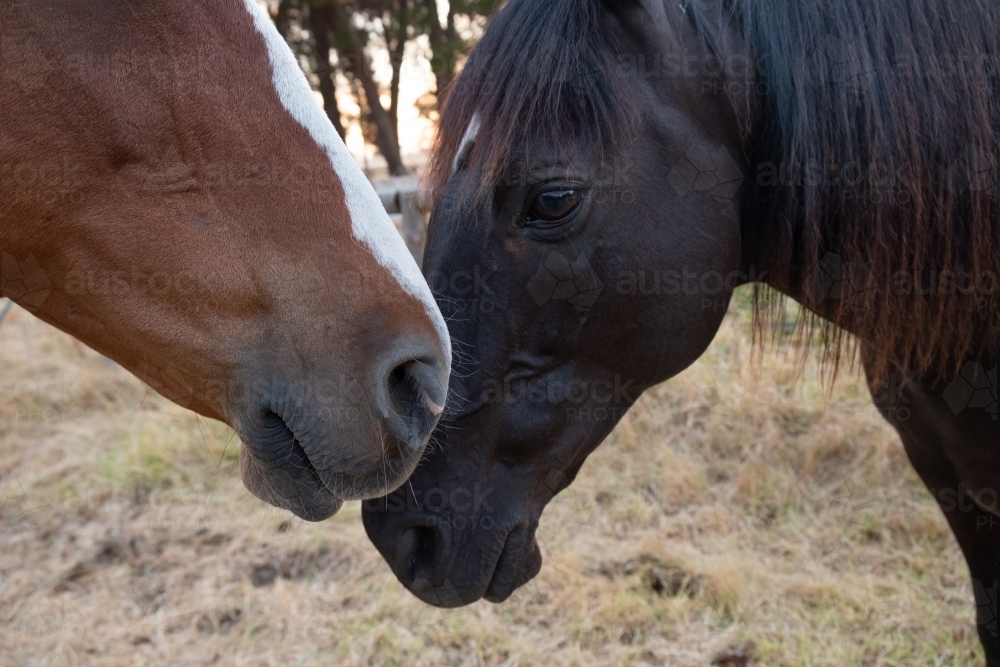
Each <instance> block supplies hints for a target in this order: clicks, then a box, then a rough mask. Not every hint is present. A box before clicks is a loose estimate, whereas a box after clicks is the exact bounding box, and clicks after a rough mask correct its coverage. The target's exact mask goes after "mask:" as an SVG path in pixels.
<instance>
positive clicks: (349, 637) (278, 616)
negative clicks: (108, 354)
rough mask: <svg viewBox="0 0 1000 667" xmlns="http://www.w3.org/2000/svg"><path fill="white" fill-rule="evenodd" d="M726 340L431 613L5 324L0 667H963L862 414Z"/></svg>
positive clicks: (856, 397) (952, 554)
mask: <svg viewBox="0 0 1000 667" xmlns="http://www.w3.org/2000/svg"><path fill="white" fill-rule="evenodd" d="M741 313H742V311H740V310H739V309H737V310H736V312H734V313H733V314H732V315H731V316H730V317H729V318H728V320H727V322H726V324H725V326H724V328H723V330H722V332H721V333H720V335H719V337H718V339H717V340H716V342H715V343H714V345H713V346H712V348H711V349H710V351H709V352H708V354H706V356H705V357H704V358H703V359H702V360H701V361H699V362H698V363H697V364H696V365H695V366H694V367H692V368H691V369H689V370H688V371H687V372H686V373H684V374H683V375H682V376H680V377H678V378H676V379H674V380H672V381H671V382H669V383H667V384H665V385H661V386H659V387H657V388H655V389H654V390H653V391H650V392H649V393H648V394H647V395H646V396H645V397H644V398H643V399H642V400H641V401H640V403H639V404H638V405H637V406H636V407H635V409H634V410H633V411H632V412H631V413H630V414H629V415H628V416H627V418H626V419H625V420H624V421H623V423H622V424H621V425H620V426H619V427H618V429H617V430H616V431H615V432H614V434H613V435H612V436H611V438H610V439H609V441H608V442H606V443H605V444H604V445H603V446H602V447H601V448H600V449H599V450H598V451H597V453H595V454H594V455H593V456H592V457H591V458H590V460H589V461H588V462H587V464H586V465H585V467H584V469H583V471H582V473H581V474H580V476H579V478H578V479H577V481H576V483H575V484H574V485H573V486H572V487H570V489H569V490H568V491H566V492H564V493H563V494H562V495H561V496H559V497H558V498H557V499H556V500H555V501H554V502H553V503H552V504H551V505H550V507H549V509H548V510H547V511H546V514H545V516H544V517H543V520H542V525H541V528H540V530H539V539H540V541H541V543H542V545H543V550H544V553H545V556H546V561H545V565H544V567H543V570H542V573H541V575H540V576H539V577H538V578H536V579H535V580H534V581H533V582H532V583H530V584H529V585H528V586H526V587H524V588H523V589H521V590H520V591H519V592H518V593H516V594H515V596H514V597H513V598H512V599H511V600H510V601H508V602H507V603H505V604H503V605H500V606H494V605H491V604H489V603H486V602H480V603H477V604H475V605H473V606H471V607H469V608H465V609H460V610H448V611H445V610H438V609H433V608H430V607H426V606H424V605H422V604H421V603H420V602H418V601H417V600H416V599H415V598H413V597H412V596H410V595H409V594H408V593H407V592H406V591H405V590H404V589H403V588H402V587H401V586H400V585H399V584H398V583H397V582H396V580H395V579H394V578H393V576H392V574H391V573H390V572H389V568H388V567H387V566H386V565H385V564H384V563H383V562H381V560H380V558H379V556H378V554H377V552H376V551H375V549H374V548H373V547H372V546H371V545H370V544H369V542H368V540H367V538H366V537H365V533H364V529H363V528H362V526H361V521H360V517H359V508H358V504H357V503H352V504H349V505H347V506H346V507H345V508H344V510H343V511H342V512H341V513H340V514H339V515H338V516H336V517H334V518H333V519H332V520H330V521H327V522H325V523H322V524H315V525H314V524H306V523H303V522H301V521H299V520H297V519H295V518H293V517H291V516H289V515H288V514H285V513H282V512H278V511H277V510H274V509H272V508H269V507H266V506H264V505H263V504H262V503H260V502H258V501H257V500H256V499H254V498H252V497H250V496H249V495H248V494H247V493H246V492H245V490H244V489H243V487H242V485H241V484H240V481H239V473H238V471H237V470H236V467H235V465H234V462H235V455H236V450H237V447H238V443H237V442H236V441H235V439H234V437H233V434H232V432H231V431H229V430H228V429H226V428H225V427H223V426H221V425H219V424H217V423H208V422H206V421H204V420H202V419H200V418H198V417H196V416H194V415H193V414H191V413H189V412H185V411H184V410H181V409H180V408H177V407H174V406H173V405H171V404H169V403H166V402H165V401H164V400H163V399H161V398H159V397H157V396H155V395H153V394H152V393H151V392H149V391H147V390H146V389H145V388H144V387H143V385H142V384H141V383H139V382H138V381H137V380H135V379H134V378H132V377H131V376H130V375H129V374H128V373H126V372H124V371H122V370H121V369H119V368H117V367H116V366H114V365H113V364H111V363H109V362H107V361H106V360H104V359H103V358H102V357H100V356H99V355H97V354H95V353H93V352H91V351H89V350H87V349H85V348H83V347H82V346H81V345H79V344H77V343H74V342H73V340H72V339H70V338H68V337H67V336H64V335H62V334H60V333H58V332H56V331H54V330H52V329H50V328H48V327H47V326H45V325H44V324H42V323H40V322H38V321H36V320H34V319H33V318H31V317H30V316H29V315H27V314H26V313H24V312H23V311H16V312H14V313H13V314H12V315H11V317H9V318H8V320H7V322H5V323H4V325H3V327H0V506H2V513H0V664H3V665H8V664H9V665H92V664H99V665H148V664H154V665H196V664H224V665H299V664H302V665H313V664H335V665H605V664H606V665H620V664H655V665H707V664H710V663H711V662H712V660H713V658H717V660H716V662H718V663H719V664H724V665H727V666H728V667H733V666H736V665H740V664H744V657H745V656H747V655H750V656H752V658H751V659H750V663H749V664H755V665H768V666H770V665H789V666H791V665H803V666H805V665H810V666H813V665H815V666H818V665H830V666H836V667H844V666H847V665H901V666H903V665H905V666H907V667H909V666H911V665H928V666H930V665H948V666H952V665H959V666H964V665H970V666H971V665H980V664H982V661H983V660H982V657H981V653H980V649H979V647H978V642H977V640H976V637H975V633H974V625H973V623H974V620H973V602H972V593H971V589H970V585H969V583H968V580H967V570H966V567H965V564H964V562H963V561H962V558H961V555H960V553H959V551H958V548H957V546H956V544H955V542H954V540H953V539H952V537H951V535H950V533H949V532H948V529H947V526H946V524H945V522H944V520H943V518H942V516H941V514H940V513H939V511H938V509H937V507H936V505H935V504H934V503H933V501H932V500H931V498H930V496H929V494H928V493H927V492H926V491H925V490H924V489H923V487H922V486H921V484H920V482H919V480H918V479H917V478H916V476H915V475H914V473H913V472H912V471H911V470H910V469H909V466H908V464H907V462H906V458H905V455H904V454H903V452H902V448H901V446H900V444H899V442H898V439H897V437H896V436H895V434H894V432H893V431H892V430H891V429H890V428H889V427H888V426H887V425H885V424H884V423H883V422H882V420H881V419H880V418H879V417H878V415H877V413H876V412H875V410H874V408H873V407H872V406H871V404H870V400H869V398H868V396H867V391H866V390H865V389H864V388H863V387H861V386H859V385H858V383H857V380H856V378H855V377H854V376H852V375H851V374H850V373H845V374H844V375H842V377H841V378H840V380H838V382H837V384H836V386H835V387H834V388H833V390H832V391H831V392H830V393H829V394H825V393H824V392H823V391H822V390H821V389H820V388H819V385H818V384H817V382H816V379H815V377H813V372H812V370H814V369H807V371H806V374H805V377H803V378H802V379H801V380H799V381H797V382H796V381H795V365H794V364H793V363H792V362H791V361H790V360H789V359H788V358H786V357H785V356H783V355H782V354H779V353H768V354H767V355H766V356H765V359H764V363H763V369H762V370H761V371H760V373H759V374H755V373H753V372H752V370H751V368H750V366H749V352H750V349H749V343H748V341H747V339H746V337H745V329H746V321H745V320H746V316H745V314H741ZM726 655H728V662H726V659H727V658H726Z"/></svg>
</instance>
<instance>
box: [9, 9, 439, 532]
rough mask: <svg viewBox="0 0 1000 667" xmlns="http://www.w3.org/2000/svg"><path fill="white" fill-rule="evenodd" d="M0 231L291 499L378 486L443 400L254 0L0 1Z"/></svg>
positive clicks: (283, 52)
mask: <svg viewBox="0 0 1000 667" xmlns="http://www.w3.org/2000/svg"><path fill="white" fill-rule="evenodd" d="M0 252H2V261H3V267H2V268H3V283H2V291H3V295H4V296H8V297H10V298H11V299H13V300H14V301H15V302H17V303H19V304H21V305H22V306H24V307H25V308H27V309H28V310H30V311H31V312H32V313H34V314H35V315H37V316H38V317H40V318H41V319H43V320H45V321H46V322H49V323H50V324H52V325H54V326H56V327H58V328H60V329H62V330H64V331H66V332H68V333H70V334H72V335H73V336H76V337H77V338H79V339H80V340H81V341H83V342H85V343H87V344H88V345H90V346H91V347H93V348H94V349H95V350H98V351H99V352H101V353H103V354H106V355H107V356H109V357H111V358H112V359H114V360H116V361H117V362H119V363H120V364H122V365H123V366H124V367H126V368H128V369H129V370H130V371H132V372H133V373H135V374H136V375H138V376H139V377H140V378H142V379H143V380H144V381H146V382H147V383H149V384H150V385H151V386H152V387H153V388H154V389H156V390H157V391H159V392H160V393H162V394H163V395H164V396H166V397H168V398H170V399H172V400H174V401H176V402H177V403H179V404H180V405H183V406H185V407H188V408H190V409H192V410H194V411H196V412H198V413H200V414H202V415H206V416H208V417H213V418H216V419H221V420H223V421H225V422H226V423H228V424H230V425H231V426H232V427H233V428H234V429H235V430H236V432H237V434H238V435H239V436H240V438H241V439H242V441H243V444H244V446H243V448H242V451H241V469H242V473H243V480H244V483H245V484H246V486H247V488H249V489H250V490H251V491H252V492H253V493H254V494H255V495H257V496H258V497H260V498H262V499H264V500H266V501H268V502H270V503H273V504H275V505H277V506H279V507H283V508H287V509H289V510H291V511H293V512H295V513H296V514H297V515H299V516H301V517H303V518H305V519H310V520H319V519H323V518H325V517H328V516H330V515H331V514H333V513H334V512H336V511H337V509H338V508H339V507H340V505H341V503H342V501H343V500H344V499H353V498H363V497H370V496H372V495H377V494H379V493H385V492H387V491H388V490H391V489H393V488H395V487H396V486H397V485H398V484H400V483H401V482H402V481H403V480H404V479H405V478H406V476H407V475H408V474H409V473H410V472H411V470H412V468H413V466H414V465H415V463H416V461H417V460H418V458H419V456H420V453H421V452H422V450H423V448H424V446H425V445H426V442H427V439H428V436H429V433H430V432H431V430H432V429H433V427H434V425H435V423H436V422H437V418H438V416H439V414H440V412H441V409H442V408H441V406H443V404H444V400H445V396H446V391H447V378H448V374H449V365H450V354H451V353H450V344H449V340H448V336H447V330H446V329H445V326H444V321H443V319H442V317H441V314H440V311H439V310H438V308H437V306H436V305H435V303H434V300H433V298H432V297H431V294H430V291H429V289H428V287H427V285H426V283H425V282H424V281H423V278H422V277H421V276H420V272H419V270H418V268H417V266H416V264H415V263H414V261H413V259H412V258H411V257H410V256H409V254H408V253H407V251H406V248H405V247H404V245H403V242H402V241H401V239H400V237H399V235H398V234H397V233H396V231H395V229H394V228H393V226H392V223H391V221H390V220H389V218H388V216H387V215H386V214H385V212H384V210H383V209H382V207H381V205H380V203H379V199H378V197H377V196H376V194H375V192H374V191H373V190H372V188H371V186H370V185H369V184H368V182H367V180H366V179H365V177H364V175H363V174H362V173H361V171H360V170H359V169H358V167H356V166H355V164H354V163H353V161H352V160H351V157H350V155H349V154H348V152H347V149H346V148H345V146H344V145H343V143H342V142H341V140H340V138H339V137H338V136H337V135H336V133H335V131H334V130H333V127H332V125H331V124H330V122H329V120H328V119H327V118H326V116H325V114H324V113H323V111H322V109H321V108H320V107H319V106H318V104H317V102H316V100H315V98H314V97H313V95H312V93H311V91H310V89H309V86H308V83H307V82H306V79H305V77H304V75H303V74H302V73H301V71H300V70H299V68H298V66H297V64H296V62H295V59H294V57H293V55H292V53H291V51H290V50H289V49H288V47H287V46H286V45H285V43H284V41H283V40H282V39H281V37H280V35H279V34H278V32H277V30H276V29H275V28H274V26H273V25H272V23H271V21H270V19H269V18H268V17H267V15H266V13H265V12H264V11H263V10H262V9H261V7H260V6H258V4H257V3H256V1H255V0H216V1H213V2H195V1H194V0H149V1H142V2H138V1H130V0H102V1H101V2H90V1H88V0H55V2H50V3H42V4H39V3H35V2H27V1H24V0H14V1H11V2H4V3H2V4H0Z"/></svg>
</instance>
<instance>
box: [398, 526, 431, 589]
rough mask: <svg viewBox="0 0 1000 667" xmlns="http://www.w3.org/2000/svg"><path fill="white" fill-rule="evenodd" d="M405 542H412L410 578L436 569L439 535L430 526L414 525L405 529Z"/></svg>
mask: <svg viewBox="0 0 1000 667" xmlns="http://www.w3.org/2000/svg"><path fill="white" fill-rule="evenodd" d="M403 534H404V536H405V537H404V543H405V544H411V545H412V548H411V551H410V562H409V563H408V564H407V565H408V567H407V569H408V570H409V572H408V574H409V580H410V581H413V580H415V579H417V578H419V577H421V576H424V577H426V576H428V574H429V573H430V572H431V571H432V570H433V569H434V557H435V555H436V554H435V552H436V550H437V549H436V545H437V535H436V534H435V532H434V529H433V528H430V527H428V526H414V527H413V528H407V529H406V530H405V531H403Z"/></svg>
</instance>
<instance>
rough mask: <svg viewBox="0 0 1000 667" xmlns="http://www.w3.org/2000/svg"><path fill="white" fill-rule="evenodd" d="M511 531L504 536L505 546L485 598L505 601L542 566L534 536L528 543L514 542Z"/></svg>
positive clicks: (492, 600) (490, 600)
mask: <svg viewBox="0 0 1000 667" xmlns="http://www.w3.org/2000/svg"><path fill="white" fill-rule="evenodd" d="M514 533H515V531H511V532H510V533H508V534H507V537H505V538H504V547H503V550H502V551H501V552H500V558H499V559H497V563H496V566H495V567H494V569H493V577H492V578H491V579H490V583H489V584H488V585H487V586H486V592H485V593H484V594H483V599H485V600H487V601H489V602H503V601H504V600H506V599H507V598H509V597H510V596H511V594H512V593H513V592H514V591H515V590H517V589H518V588H519V587H520V586H521V585H522V584H524V583H526V582H528V581H530V580H531V579H532V578H533V577H534V576H535V575H536V574H538V571H539V569H540V568H541V562H542V561H541V553H540V552H539V551H538V544H537V542H536V541H535V539H534V537H532V538H531V542H529V543H528V544H526V545H525V544H523V543H522V544H512V543H511V538H512V536H513V535H514Z"/></svg>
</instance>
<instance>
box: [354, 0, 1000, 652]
mask: <svg viewBox="0 0 1000 667" xmlns="http://www.w3.org/2000/svg"><path fill="white" fill-rule="evenodd" d="M998 65H1000V3H997V2H996V1H995V0H797V1H796V2H776V1H775V0H688V1H687V2H682V3H680V4H678V1H677V0H674V1H673V2H670V1H663V0H642V1H639V0H545V1H544V2H542V1H540V0H510V2H509V3H508V4H507V5H506V7H505V8H504V9H503V10H502V11H500V12H499V14H498V15H497V16H496V17H495V18H494V19H493V20H492V22H491V24H490V26H489V27H488V28H487V30H486V32H485V33H484V35H483V38H482V40H481V41H480V43H479V45H478V46H477V47H476V48H475V49H474V50H473V52H472V54H471V56H470V58H469V61H468V63H467V65H466V67H465V69H464V70H463V72H462V74H461V76H460V77H459V79H458V80H457V81H456V83H455V86H454V88H453V90H452V91H451V93H450V96H449V98H448V100H447V103H446V106H445V109H444V111H443V115H442V119H441V127H440V136H439V140H438V144H437V146H436V149H435V153H434V155H433V161H432V165H431V179H432V181H433V185H434V187H435V188H436V192H435V194H436V202H435V208H434V212H433V216H432V222H431V228H430V231H429V237H428V243H427V254H426V258H425V262H424V271H425V274H426V276H427V277H428V279H429V280H430V282H431V286H432V289H434V290H436V291H437V292H438V301H439V303H440V305H441V306H442V309H444V310H445V312H446V315H447V314H448V313H449V312H450V313H451V318H450V319H451V321H450V325H449V326H450V329H451V334H452V337H453V339H454V343H455V348H456V359H455V367H454V369H455V370H454V373H453V376H452V382H453V387H454V388H455V395H454V396H453V398H452V400H451V402H450V408H449V410H448V413H447V415H446V417H445V420H444V421H443V422H442V424H443V425H442V426H441V427H439V429H438V431H437V433H438V442H437V445H436V447H435V448H434V450H433V451H432V452H431V453H430V454H429V455H428V456H427V457H426V458H425V460H424V461H423V463H422V464H421V465H420V467H418V469H417V471H416V473H415V474H414V475H413V477H412V478H411V483H410V484H409V485H404V486H403V487H402V489H401V490H400V491H398V492H397V493H396V494H394V495H391V496H389V497H387V498H384V499H380V500H379V501H375V502H368V503H366V505H365V508H364V519H365V526H366V528H367V530H368V533H369V535H370V536H371V538H372V540H373V541H374V542H375V544H376V545H377V546H378V548H379V549H380V550H381V552H382V554H383V555H384V556H385V557H386V559H387V560H388V562H389V563H390V565H391V567H392V569H393V571H394V572H395V573H396V576H397V577H398V578H399V579H400V581H402V582H403V584H404V585H406V586H407V587H408V588H409V589H410V590H411V591H413V593H415V594H416V595H417V596H418V597H420V598H421V599H422V600H425V601H427V602H429V603H432V604H436V605H441V606H456V605H462V604H467V603H470V602H473V601H474V600H477V599H479V598H481V597H485V598H486V599H488V600H492V601H500V600H503V599H505V598H507V597H508V596H509V595H510V594H511V593H512V592H513V591H514V589H516V588H517V587H518V586H520V585H522V584H524V583H525V582H526V581H528V580H529V579H530V578H531V577H533V576H534V575H535V574H536V573H537V572H538V570H539V567H540V565H541V555H540V553H539V550H538V547H537V545H536V543H535V541H534V533H535V528H536V527H537V525H538V520H539V517H540V515H541V513H542V510H543V509H544V507H545V505H546V503H547V502H548V501H549V500H551V498H552V497H553V495H554V494H556V493H558V492H559V491H561V490H562V489H564V488H566V486H567V485H569V483H570V482H571V481H572V480H573V478H574V476H575V475H576V473H577V471H578V470H579V469H580V466H581V464H582V463H583V461H584V459H585V458H586V457H587V455H588V454H589V453H590V452H591V451H593V450H594V448H595V447H597V445H598V444H600V443H601V441H602V440H603V439H604V438H605V436H607V435H608V433H609V432H610V431H611V429H612V428H613V427H614V425H615V424H616V422H617V421H618V420H619V419H620V418H621V416H622V414H623V412H624V411H625V410H626V409H627V408H628V407H629V406H630V405H631V404H632V403H633V402H634V401H635V400H636V399H637V398H638V396H639V394H641V392H642V391H643V390H644V389H645V388H647V387H650V386H651V385H654V384H656V383H659V382H662V381H663V380H665V379H667V378H669V377H671V376H673V375H675V374H677V373H678V372H680V371H681V370H682V369H684V368H685V367H687V366H688V365H689V364H691V363H692V362H693V361H694V360H695V359H697V358H698V356H699V355H700V354H701V353H702V352H703V350H704V349H705V348H706V346H707V345H708V344H709V342H710V341H711V340H712V338H713V336H714V334H715V332H716V330H717V328H718V326H719V324H720V321H721V320H722V317H723V314H724V313H725V311H726V308H727V307H728V304H729V299H730V295H731V292H732V290H733V288H734V287H735V286H737V285H740V284H743V283H746V282H752V283H756V284H757V285H758V286H759V287H761V289H758V290H757V291H756V294H757V296H756V299H755V305H756V309H755V313H756V317H755V322H756V328H755V331H756V332H757V333H758V334H763V335H762V336H758V338H761V337H765V338H766V334H767V332H768V331H773V329H771V328H770V327H771V326H772V325H773V324H774V322H775V320H776V318H775V317H773V315H774V314H775V313H776V312H778V311H777V309H776V307H777V306H778V305H780V303H779V299H780V298H784V297H783V296H782V295H784V296H788V297H791V298H793V299H796V300H797V301H799V302H800V303H801V304H803V306H804V307H805V308H804V309H803V313H804V314H803V316H802V320H801V322H800V325H801V326H800V328H799V332H800V334H801V335H802V336H804V337H806V339H808V340H813V341H817V340H818V341H819V342H820V343H821V349H822V350H824V357H825V359H826V360H827V361H828V362H829V364H830V366H829V368H831V371H832V372H835V370H836V367H837V363H838V361H839V360H840V359H842V358H845V357H844V356H843V355H844V354H845V353H846V354H848V355H850V356H849V357H847V358H860V361H861V363H862V364H863V366H864V369H865V371H866V375H867V378H868V382H869V385H870V386H871V387H872V388H874V389H876V390H878V391H876V392H875V393H877V394H878V395H879V396H882V397H884V398H883V399H881V400H877V401H876V402H877V403H878V408H879V409H880V410H881V412H882V414H883V415H884V416H885V417H886V419H888V420H889V421H890V422H891V423H892V424H893V425H894V426H895V427H896V429H897V430H898V432H899V434H900V436H901V438H902V440H903V443H904V445H905V448H906V452H907V454H908V455H909V458H910V460H911V462H912V463H913V465H914V467H915V468H916V470H917V472H918V473H919V474H920V476H921V477H922V478H923V480H924V482H925V483H926V485H927V486H928V487H929V489H930V490H931V492H932V493H933V494H934V495H935V497H936V498H937V499H938V500H939V502H940V505H941V508H942V510H943V511H944V513H945V515H946V517H947V520H948V522H949V523H950V525H951V528H952V530H953V532H954V534H955V537H956V538H957V539H958V542H959V544H960V545H961V547H962V550H963V552H964V553H965V556H966V559H967V561H968V564H969V568H970V570H971V574H972V579H973V587H974V590H975V598H976V603H977V605H978V614H977V618H978V626H979V627H978V630H979V636H980V638H981V640H982V643H983V645H984V646H985V650H986V655H987V662H988V664H989V665H991V666H992V667H997V666H1000V638H998V615H1000V607H998V591H1000V582H998V579H1000V509H998V498H997V493H998V490H1000V435H998V431H997V412H996V410H997V408H996V391H997V360H998V358H1000V285H998V274H1000V213H998V210H1000V201H998V188H1000V171H998V158H1000V148H998V146H1000V70H998ZM770 295H773V296H770ZM458 306H464V308H459V307H458ZM487 306H488V307H487ZM856 341H859V342H856ZM855 354H858V355H859V357H854V356H853V355H855ZM890 386H891V387H895V389H894V390H893V391H881V390H880V388H881V387H890ZM903 407H905V408H906V411H905V413H904V411H902V410H900V408H903ZM900 414H906V415H907V416H908V417H909V418H908V419H906V420H904V419H901V418H900ZM487 494H488V497H484V496H487Z"/></svg>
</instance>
